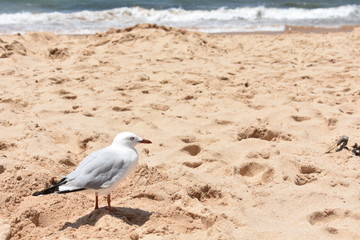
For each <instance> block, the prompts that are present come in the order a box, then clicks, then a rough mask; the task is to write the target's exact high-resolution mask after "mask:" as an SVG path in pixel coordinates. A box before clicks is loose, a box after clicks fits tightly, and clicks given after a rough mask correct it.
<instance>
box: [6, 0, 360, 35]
mask: <svg viewBox="0 0 360 240" xmlns="http://www.w3.org/2000/svg"><path fill="white" fill-rule="evenodd" d="M140 23H155V24H159V25H165V26H171V27H181V28H185V29H188V30H195V31H202V32H208V33H219V32H254V31H270V32H271V31H283V30H284V29H285V26H286V25H290V26H315V27H341V26H345V25H346V26H349V25H350V26H352V25H360V0H327V1H326V0H321V1H320V0H157V1H146V0H131V1H130V0H126V1H125V0H124V1H115V0H31V1H30V0H29V1H26V0H0V34H14V33H25V32H29V31H51V32H55V33H60V34H91V33H96V32H102V31H106V30H108V29H109V28H125V27H129V26H133V25H135V24H140Z"/></svg>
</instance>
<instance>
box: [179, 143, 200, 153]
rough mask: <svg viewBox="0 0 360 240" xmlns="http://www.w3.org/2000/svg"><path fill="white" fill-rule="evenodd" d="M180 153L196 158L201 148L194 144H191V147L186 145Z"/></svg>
mask: <svg viewBox="0 0 360 240" xmlns="http://www.w3.org/2000/svg"><path fill="white" fill-rule="evenodd" d="M181 151H182V152H185V153H187V154H189V155H191V156H196V155H198V154H199V153H200V152H201V147H200V146H199V145H196V144H191V145H187V146H185V147H183V148H182V149H181Z"/></svg>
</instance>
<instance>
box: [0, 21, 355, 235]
mask: <svg viewBox="0 0 360 240" xmlns="http://www.w3.org/2000/svg"><path fill="white" fill-rule="evenodd" d="M359 49H360V29H359V28H356V29H354V30H353V31H351V32H337V33H328V34H304V33H289V34H279V35H261V34H257V35H251V34H249V35H207V34H203V33H195V32H187V31H184V30H181V29H174V28H167V27H161V26H156V25H139V26H135V27H132V28H127V29H122V30H116V29H112V30H109V31H108V32H105V33H99V34H94V35H88V36H58V35H54V34H52V33H46V32H44V33H40V32H36V33H28V34H24V35H11V36H0V76H1V81H0V112H1V118H0V128H1V133H2V134H1V136H0V186H1V188H0V189H1V192H2V194H1V196H0V203H1V204H0V209H1V214H0V218H1V219H2V220H1V219H0V220H1V221H0V231H1V232H2V234H3V236H4V237H3V238H6V237H7V236H10V237H11V239H89V238H91V239H119V238H121V239H133V240H134V239H359V238H360V233H359V231H358V230H357V229H360V193H359V189H360V188H359V184H360V174H359V170H358V169H359V168H358V166H359V158H358V157H352V156H351V155H350V154H349V153H348V152H345V151H342V152H338V153H332V154H324V152H325V151H326V149H327V147H329V145H331V144H332V143H333V142H334V141H335V140H336V138H337V137H338V136H340V135H347V136H349V137H350V142H351V144H353V143H355V142H357V143H360V138H359V129H360V112H359V109H360V101H359V99H360V85H359V81H360V70H359V66H360V51H359ZM125 130H126V131H133V132H135V133H136V134H138V135H139V136H142V137H144V138H148V139H150V140H152V141H153V144H152V145H149V146H139V147H138V149H139V153H140V165H139V166H138V167H137V169H136V171H135V172H134V173H133V174H132V175H131V176H130V177H128V178H127V179H126V180H125V181H124V182H123V183H122V184H121V185H120V186H119V187H118V188H117V189H116V190H115V191H114V193H113V206H114V207H115V211H114V214H113V215H109V214H108V213H107V211H106V210H105V209H100V210H99V211H93V201H94V199H93V196H92V195H85V194H81V193H76V194H68V195H51V196H43V197H32V196H31V193H32V192H34V191H37V190H39V189H41V188H43V187H45V186H48V185H50V184H51V182H52V181H54V180H56V179H54V177H60V176H61V175H65V174H67V173H69V172H70V171H71V170H72V169H74V167H75V166H76V165H77V164H78V163H79V162H80V161H81V159H82V158H83V157H84V156H86V155H87V154H88V153H90V152H91V151H94V150H96V149H99V148H102V147H105V146H107V145H108V144H110V142H111V140H112V138H113V137H114V136H115V134H116V133H118V132H121V131H125ZM100 205H101V206H105V205H106V202H105V200H103V199H101V200H100ZM9 225H10V226H11V230H9ZM0 236H1V235H0Z"/></svg>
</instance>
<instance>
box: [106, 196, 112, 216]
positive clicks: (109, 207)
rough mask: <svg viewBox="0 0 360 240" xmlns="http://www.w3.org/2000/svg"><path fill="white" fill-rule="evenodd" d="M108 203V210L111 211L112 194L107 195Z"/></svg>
mask: <svg viewBox="0 0 360 240" xmlns="http://www.w3.org/2000/svg"><path fill="white" fill-rule="evenodd" d="M107 203H108V210H109V212H111V204H110V203H111V199H110V194H108V195H107Z"/></svg>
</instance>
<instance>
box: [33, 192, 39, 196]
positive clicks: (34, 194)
mask: <svg viewBox="0 0 360 240" xmlns="http://www.w3.org/2000/svg"><path fill="white" fill-rule="evenodd" d="M39 195H41V193H40V192H34V193H33V194H32V196H39Z"/></svg>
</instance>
